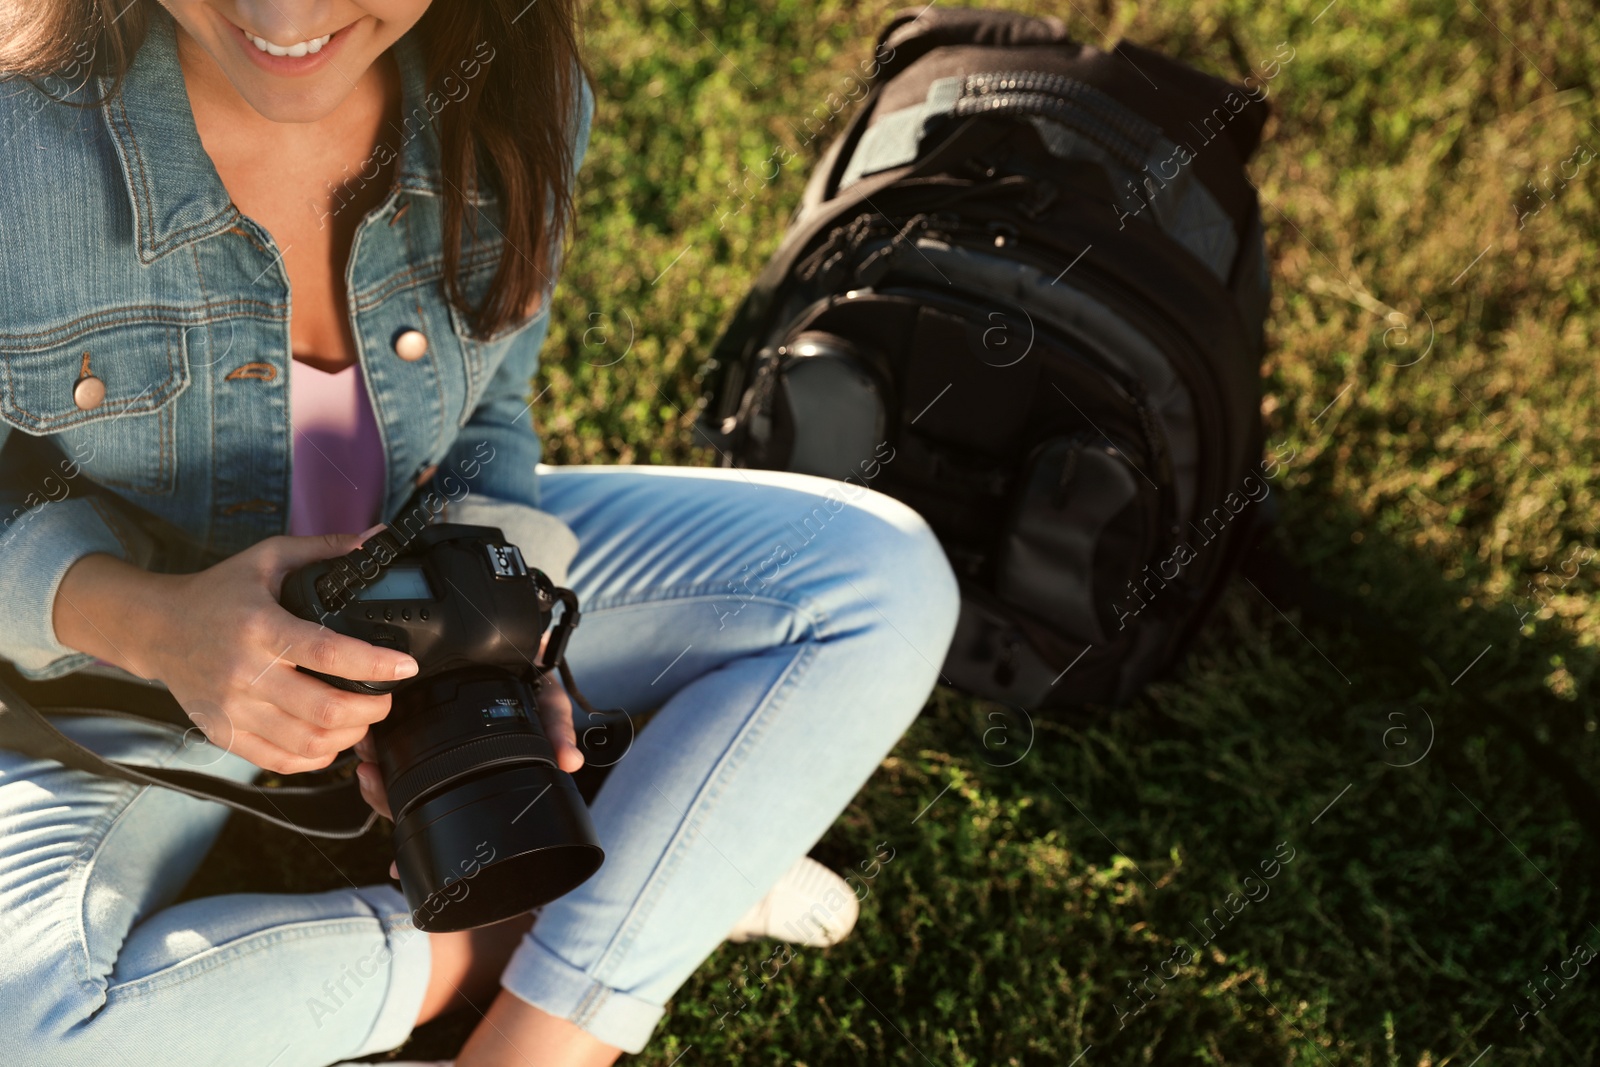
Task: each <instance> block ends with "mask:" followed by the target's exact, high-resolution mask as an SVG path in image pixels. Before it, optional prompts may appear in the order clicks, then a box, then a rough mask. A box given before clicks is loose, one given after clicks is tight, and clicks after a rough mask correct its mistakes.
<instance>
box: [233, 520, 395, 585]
mask: <svg viewBox="0 0 1600 1067" xmlns="http://www.w3.org/2000/svg"><path fill="white" fill-rule="evenodd" d="M380 529H382V526H381V525H380V526H376V527H374V528H373V529H371V530H367V531H365V532H364V533H359V534H318V535H316V536H314V537H269V538H267V539H266V540H265V541H262V542H261V543H260V550H261V553H262V556H263V560H264V562H265V563H266V564H267V566H268V567H269V568H271V569H272V570H274V571H277V572H279V573H281V574H287V573H288V572H290V571H292V570H294V569H295V568H296V567H304V566H305V565H306V564H307V563H315V562H317V561H318V560H321V559H332V558H333V557H335V556H342V555H344V554H345V553H346V552H353V551H355V550H356V549H357V548H359V547H360V546H361V542H362V541H364V540H365V539H366V538H368V537H371V536H372V534H373V533H374V532H375V531H376V530H380Z"/></svg>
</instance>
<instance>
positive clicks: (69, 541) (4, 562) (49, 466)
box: [0, 423, 154, 678]
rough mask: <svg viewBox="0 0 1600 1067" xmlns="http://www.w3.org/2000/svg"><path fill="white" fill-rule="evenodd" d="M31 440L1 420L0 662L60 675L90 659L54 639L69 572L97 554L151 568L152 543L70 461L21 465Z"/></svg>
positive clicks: (29, 673) (31, 673)
mask: <svg viewBox="0 0 1600 1067" xmlns="http://www.w3.org/2000/svg"><path fill="white" fill-rule="evenodd" d="M29 443H30V442H28V441H27V440H26V439H25V438H24V435H22V434H21V433H20V431H17V430H13V429H12V428H11V427H9V426H6V425H5V424H3V423H0V456H5V463H4V464H3V466H4V469H5V474H4V476H3V477H0V520H3V522H4V526H3V527H0V658H4V659H7V660H10V661H11V662H12V663H13V664H15V665H16V667H17V669H18V670H20V671H21V672H22V673H23V675H25V676H26V677H29V678H55V677H59V676H60V675H63V674H68V673H70V672H72V671H75V670H77V669H78V668H79V667H82V666H85V665H86V664H88V663H90V662H92V661H93V657H91V656H87V655H85V654H83V653H82V652H76V651H74V650H73V649H70V648H68V647H67V646H66V645H63V644H62V643H61V642H60V641H58V640H56V629H55V622H54V616H53V610H54V605H55V601H56V594H57V593H58V591H59V590H60V588H61V579H62V578H63V577H65V575H66V573H67V570H68V568H70V567H71V566H72V565H73V564H74V563H76V562H77V561H78V560H80V559H82V558H83V557H84V556H87V555H89V554H91V553H94V552H104V553H106V554H108V555H112V556H116V557H117V558H118V559H122V560H126V561H127V562H129V563H133V564H135V565H136V566H141V567H143V566H148V565H149V563H150V559H151V555H152V553H153V550H154V544H153V543H152V542H151V540H150V538H149V536H148V535H147V534H145V533H144V532H143V531H142V530H140V529H139V528H138V527H137V526H135V525H134V524H133V523H132V522H130V521H128V519H127V518H126V516H125V515H123V514H122V511H121V508H120V506H119V505H118V504H117V503H116V502H115V501H114V500H112V499H109V498H108V497H106V496H104V495H100V494H96V493H94V492H93V491H92V489H91V487H90V486H89V484H88V479H87V478H86V477H83V476H82V470H81V468H80V467H79V465H78V463H77V461H76V460H74V459H73V457H71V456H68V455H66V454H65V453H62V454H60V455H59V456H57V457H52V458H50V459H48V460H36V461H35V462H32V463H21V462H18V461H17V459H16V457H17V454H18V452H20V451H22V448H23V446H26V445H28V444H29ZM38 444H39V445H41V446H42V445H44V442H38ZM34 451H36V452H37V453H39V454H41V455H42V454H44V453H46V452H48V451H52V450H51V449H48V448H46V447H39V448H37V449H34ZM7 453H9V455H8V454H7Z"/></svg>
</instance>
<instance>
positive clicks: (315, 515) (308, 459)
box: [289, 359, 385, 537]
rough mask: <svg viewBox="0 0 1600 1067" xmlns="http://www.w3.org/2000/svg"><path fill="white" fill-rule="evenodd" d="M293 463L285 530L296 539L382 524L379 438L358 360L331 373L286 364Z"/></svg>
mask: <svg viewBox="0 0 1600 1067" xmlns="http://www.w3.org/2000/svg"><path fill="white" fill-rule="evenodd" d="M289 424H290V426H292V427H293V428H294V466H293V468H292V470H293V474H292V476H291V478H290V486H289V532H290V533H291V534H294V535H295V536H297V537H305V536H309V535H312V534H327V533H360V532H361V531H363V530H365V529H367V528H368V527H370V526H372V525H373V524H374V523H376V522H378V521H380V519H381V516H380V515H379V514H378V511H379V509H380V508H381V507H382V506H383V489H384V475H385V469H384V468H385V464H384V455H383V438H382V437H380V436H379V434H378V420H377V419H376V418H375V417H374V416H373V413H372V404H371V402H370V401H369V400H368V399H367V389H366V384H365V381H364V380H363V378H362V376H361V366H360V364H351V365H350V366H348V367H346V368H345V369H344V370H342V371H339V372H338V373H337V374H329V373H328V372H327V371H324V370H318V369H317V368H316V367H313V366H311V365H310V364H308V363H302V362H300V361H299V360H297V359H291V360H290V361H289Z"/></svg>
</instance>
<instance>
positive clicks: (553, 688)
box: [539, 675, 583, 774]
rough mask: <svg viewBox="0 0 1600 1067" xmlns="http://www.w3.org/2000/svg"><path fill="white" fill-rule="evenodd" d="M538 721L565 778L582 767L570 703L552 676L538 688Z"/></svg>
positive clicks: (581, 755)
mask: <svg viewBox="0 0 1600 1067" xmlns="http://www.w3.org/2000/svg"><path fill="white" fill-rule="evenodd" d="M539 721H540V722H542V723H544V734H545V737H546V738H547V739H548V740H549V741H550V747H551V748H552V749H554V750H555V754H556V766H557V767H560V768H561V769H562V770H564V771H566V772H567V773H568V774H572V773H573V772H575V771H577V770H579V769H581V768H582V767H583V751H582V750H581V749H579V748H578V735H577V731H576V730H574V729H573V726H572V700H571V699H570V698H569V697H568V696H567V691H566V690H565V689H563V688H562V687H561V683H560V682H558V681H557V680H556V679H555V677H554V676H553V675H547V676H546V677H545V680H544V682H543V683H542V684H541V685H540V686H539Z"/></svg>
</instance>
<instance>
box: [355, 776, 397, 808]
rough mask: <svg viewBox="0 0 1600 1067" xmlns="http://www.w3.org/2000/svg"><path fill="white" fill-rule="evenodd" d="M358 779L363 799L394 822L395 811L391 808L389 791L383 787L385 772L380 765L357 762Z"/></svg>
mask: <svg viewBox="0 0 1600 1067" xmlns="http://www.w3.org/2000/svg"><path fill="white" fill-rule="evenodd" d="M356 781H357V783H359V784H360V786H361V799H363V800H365V801H366V802H367V803H368V804H369V805H371V807H372V810H373V811H375V812H377V813H378V814H379V815H382V816H383V817H384V818H385V819H388V820H389V821H390V822H394V813H393V812H392V811H390V810H389V791H388V790H386V789H385V788H384V787H383V774H382V773H381V772H380V771H379V770H378V765H377V764H376V763H361V764H357V766H356Z"/></svg>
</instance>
